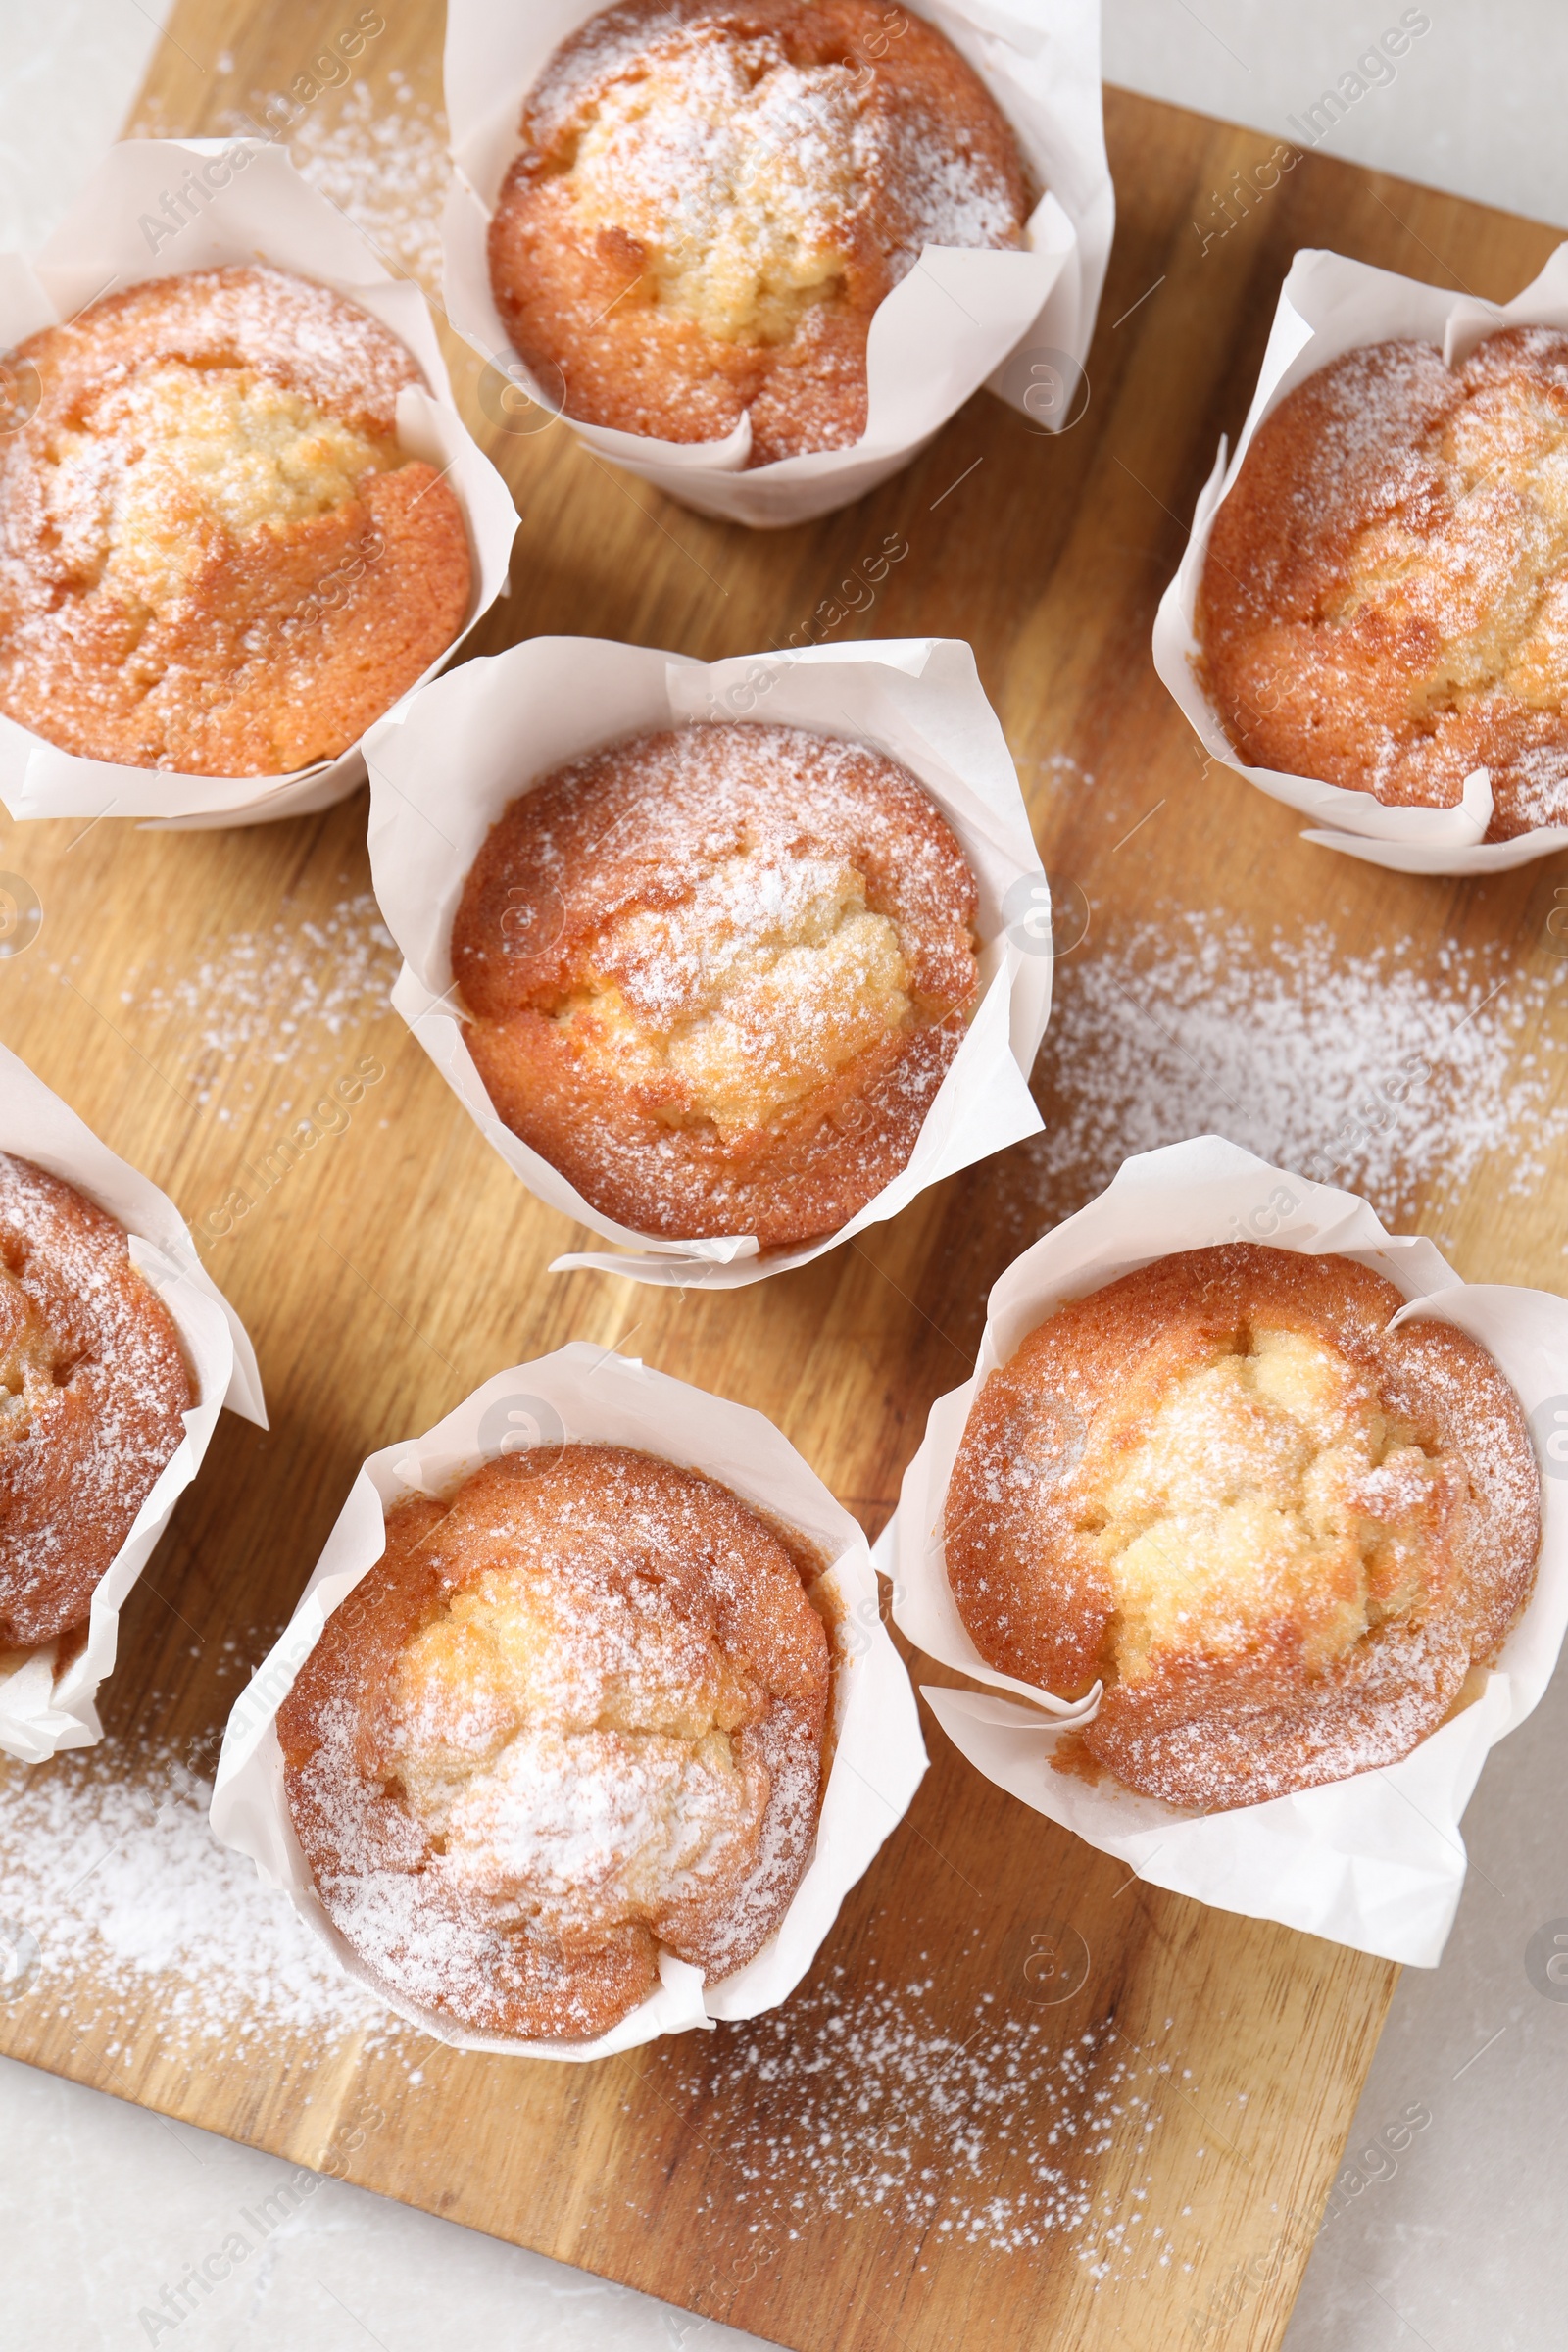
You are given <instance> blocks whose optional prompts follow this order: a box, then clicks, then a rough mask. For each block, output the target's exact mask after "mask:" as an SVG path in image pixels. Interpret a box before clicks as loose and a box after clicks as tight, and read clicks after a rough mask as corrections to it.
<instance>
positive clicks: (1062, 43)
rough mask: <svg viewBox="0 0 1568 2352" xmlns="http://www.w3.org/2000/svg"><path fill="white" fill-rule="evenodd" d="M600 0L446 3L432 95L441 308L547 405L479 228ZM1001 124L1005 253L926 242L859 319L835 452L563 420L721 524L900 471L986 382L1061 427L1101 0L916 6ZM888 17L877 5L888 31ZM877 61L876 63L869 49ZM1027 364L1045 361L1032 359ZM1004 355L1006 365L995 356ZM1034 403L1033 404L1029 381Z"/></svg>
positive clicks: (1096, 117) (1086, 251)
mask: <svg viewBox="0 0 1568 2352" xmlns="http://www.w3.org/2000/svg"><path fill="white" fill-rule="evenodd" d="M598 13H599V4H598V0H533V4H532V5H531V6H529V7H526V8H519V7H517V6H515V4H514V0H450V5H449V7H448V10H447V45H446V61H445V74H446V101H447V116H448V120H449V122H450V123H451V130H452V152H453V160H454V162H455V164H456V166H457V172H456V176H455V178H454V180H453V184H452V188H451V192H450V194H449V195H448V198H447V203H446V209H445V211H444V213H443V215H442V221H441V243H442V252H443V256H444V263H445V288H444V290H445V294H446V301H447V312H448V316H449V317H450V319H451V320H452V323H453V325H454V326H455V327H456V328H457V330H458V332H459V333H460V334H461V335H463V336H465V337H466V339H467V341H468V342H470V343H471V344H472V345H473V348H474V350H475V351H477V352H478V353H479V354H480V355H481V357H483V358H485V359H487V360H489V361H490V363H491V365H492V366H493V367H495V368H498V369H499V370H500V372H501V373H502V375H503V376H506V377H508V378H510V380H511V381H512V382H513V383H514V384H515V385H517V386H519V387H520V388H521V389H522V390H524V391H525V392H526V393H527V394H528V396H529V397H530V398H531V399H533V400H536V401H537V402H539V404H540V405H541V407H543V408H544V409H545V410H546V411H547V412H556V413H559V412H560V411H561V409H562V404H563V400H564V401H565V402H566V403H567V405H568V406H569V403H570V397H571V393H570V386H569V385H567V386H565V387H564V390H563V387H562V386H561V385H560V383H559V382H558V383H557V384H556V386H555V388H554V390H552V388H551V386H550V385H547V384H541V383H539V382H537V381H536V380H535V378H534V377H533V375H532V374H531V373H530V371H529V370H528V368H526V367H525V366H524V365H523V363H522V361H521V360H520V359H518V357H517V355H516V353H515V351H514V350H513V348H512V345H511V343H510V341H509V340H508V336H507V330H506V327H505V326H504V325H503V324H502V320H501V315H500V313H499V312H498V310H497V309H496V306H495V299H494V297H493V295H492V294H491V291H490V270H489V264H488V261H487V258H486V238H487V236H488V233H489V227H490V218H491V213H492V210H493V208H494V205H495V202H496V199H497V197H498V195H499V194H500V190H501V183H502V181H503V179H504V178H505V177H506V173H507V170H508V167H509V166H510V165H511V162H512V159H513V157H514V156H515V154H516V152H517V149H518V147H519V146H520V145H521V139H520V137H519V134H518V128H517V125H518V123H519V121H520V119H521V115H522V103H523V100H524V98H525V97H526V96H527V94H528V92H529V91H530V90H531V89H532V88H533V85H534V83H535V82H536V81H537V80H538V78H539V76H540V74H541V73H543V71H544V69H545V67H546V66H547V65H548V63H549V61H550V59H551V57H552V56H553V55H554V53H555V51H556V50H557V49H558V48H559V47H560V45H561V43H562V42H563V41H564V40H565V39H566V38H567V37H568V36H569V35H570V34H571V33H573V32H575V31H576V29H577V27H578V26H579V25H582V24H584V23H585V22H586V21H587V19H588V18H589V17H592V16H595V15H597V14H598ZM911 13H913V14H915V15H917V16H922V17H924V18H926V19H927V20H928V21H929V22H930V23H931V24H932V25H936V27H937V28H938V30H939V31H941V32H943V33H945V34H946V35H947V37H948V39H949V40H950V41H951V42H952V43H953V45H954V47H955V48H956V49H958V50H960V51H961V52H962V54H963V55H964V56H965V57H966V58H967V59H968V61H969V63H970V65H971V66H972V67H973V68H974V70H975V72H976V73H978V74H979V75H980V78H981V79H982V81H984V82H985V83H986V85H987V87H988V88H989V89H990V91H991V94H992V96H993V97H994V98H995V99H996V101H997V104H998V105H999V106H1000V108H1001V109H1002V112H1003V113H1004V114H1005V116H1006V117H1007V120H1008V121H1009V123H1011V124H1012V128H1013V131H1014V133H1015V135H1016V137H1017V140H1018V145H1019V147H1020V149H1021V150H1022V152H1023V157H1024V161H1025V163H1026V164H1027V166H1028V167H1029V169H1030V171H1031V172H1033V174H1034V176H1035V179H1036V182H1037V184H1038V185H1039V186H1041V187H1043V188H1044V189H1046V191H1047V193H1046V194H1045V195H1044V196H1043V197H1042V198H1041V200H1040V202H1039V203H1038V204H1037V205H1036V207H1035V210H1034V212H1033V214H1032V215H1031V217H1030V220H1029V223H1028V229H1027V232H1026V234H1027V244H1026V246H1025V247H1024V248H1022V249H1020V250H1019V251H1017V252H971V251H962V250H959V249H957V248H955V247H952V246H935V245H928V246H927V247H926V249H925V251H924V253H923V254H922V255H921V257H920V260H919V261H918V263H917V264H916V265H915V267H914V269H913V270H910V271H909V273H908V275H907V277H906V278H905V279H904V280H903V282H902V283H901V284H900V285H898V286H896V287H895V288H894V290H893V292H892V293H891V294H890V295H889V296H888V298H887V300H886V301H885V302H884V303H883V304H882V306H881V308H880V309H879V310H878V311H877V314H876V317H875V319H873V320H872V323H871V334H870V342H869V346H868V349H867V353H866V375H867V408H866V429H865V432H864V433H863V435H862V436H861V438H860V439H859V440H858V441H857V442H856V443H854V444H853V446H852V447H850V448H848V449H830V450H820V451H816V452H814V453H812V454H811V455H809V456H808V457H800V458H783V459H780V460H778V461H777V462H776V463H775V464H773V465H771V466H758V467H757V469H756V470H755V471H754V472H747V471H744V470H743V468H744V467H745V466H746V461H747V458H748V457H749V456H750V454H751V444H752V428H751V419H750V417H742V419H741V421H740V423H739V424H738V425H737V426H736V428H735V430H734V431H733V432H732V433H730V434H729V436H728V437H727V439H725V440H723V441H693V442H680V441H656V440H653V439H651V438H649V437H647V436H644V435H642V434H638V433H623V432H615V431H612V430H611V429H610V428H609V427H608V426H605V425H595V424H579V423H577V422H576V421H575V420H574V419H573V418H571V417H566V419H565V421H566V422H567V423H568V424H570V426H571V429H572V431H573V432H574V433H575V434H576V435H577V436H578V438H579V439H580V440H582V441H583V442H585V443H586V444H587V446H588V447H589V448H590V449H591V450H593V451H595V452H596V453H597V455H598V456H600V457H602V458H610V459H613V461H614V463H615V464H616V465H617V466H625V467H626V468H627V470H628V471H629V472H631V473H636V474H641V476H642V478H643V479H644V481H648V482H652V483H654V484H655V485H656V487H657V488H659V489H661V490H665V491H667V492H668V493H669V495H670V497H671V498H678V499H681V500H682V501H684V503H685V504H686V505H687V506H689V507H695V508H696V509H697V510H698V512H699V513H700V514H704V515H718V516H719V517H720V518H721V519H722V520H724V521H726V522H746V523H751V524H753V525H754V526H760V527H765V528H773V527H777V526H779V525H782V524H785V523H792V522H805V521H807V520H808V519H809V517H810V516H811V515H826V514H830V513H831V512H832V510H833V509H834V508H835V507H844V506H848V505H849V504H850V502H851V500H852V499H857V498H859V497H862V496H863V495H864V493H865V492H866V491H868V490H870V489H873V488H874V487H875V485H876V484H877V483H878V482H881V481H885V480H886V479H887V477H888V475H889V474H890V473H896V472H897V471H898V469H899V467H900V466H907V465H908V463H909V461H910V460H911V459H912V458H914V457H916V456H917V455H918V454H919V452H920V450H921V449H922V448H923V447H924V446H925V444H926V442H927V441H929V440H930V439H931V437H932V435H933V434H934V433H936V432H937V431H938V430H940V428H941V427H942V426H943V425H944V424H945V423H946V422H947V420H948V418H949V417H951V416H953V415H954V413H955V411H956V410H957V409H959V408H961V407H962V405H963V403H964V402H965V401H966V400H967V399H968V398H969V395H970V394H971V393H972V392H975V391H977V390H978V389H979V387H980V385H981V384H983V383H987V382H989V384H990V386H991V388H992V390H993V391H996V392H1000V393H1001V395H1002V397H1003V398H1004V399H1005V400H1007V401H1009V402H1010V403H1011V404H1012V406H1013V407H1014V408H1017V409H1021V410H1022V411H1023V412H1024V414H1025V415H1027V416H1029V417H1032V418H1033V419H1034V420H1035V421H1036V422H1037V423H1039V424H1042V425H1045V426H1047V427H1050V428H1055V427H1059V426H1060V425H1062V424H1064V423H1066V422H1067V420H1068V418H1069V417H1070V415H1071V414H1072V413H1073V403H1072V395H1073V391H1074V388H1075V386H1076V384H1077V382H1078V370H1079V369H1080V368H1082V365H1083V362H1084V359H1085V357H1086V356H1087V354H1088V350H1089V343H1090V338H1091V336H1092V335H1093V333H1094V326H1095V314H1096V312H1097V310H1098V309H1099V307H1100V295H1101V289H1102V287H1103V284H1104V279H1105V265H1106V263H1107V261H1108V260H1109V258H1110V240H1111V232H1112V229H1113V228H1114V225H1115V213H1116V207H1115V195H1114V192H1113V190H1112V187H1111V182H1110V171H1109V167H1108V165H1107V164H1106V161H1105V138H1104V130H1103V123H1102V112H1101V95H1100V8H1099V0H1007V4H1006V5H994V4H993V0H921V5H920V6H919V7H918V8H917V9H915V10H913V11H912V12H911ZM898 14H899V10H898V9H897V8H896V7H892V6H890V7H889V9H888V11H887V15H888V19H889V21H890V24H891V23H893V22H895V21H896V19H897V17H898ZM868 62H870V63H871V64H872V67H873V70H874V60H871V61H868ZM1035 361H1039V362H1041V363H1043V371H1042V373H1041V374H1038V375H1037V374H1036V373H1034V372H1032V368H1031V363H1032V362H1035ZM1009 363H1010V365H1009ZM1043 383H1045V384H1047V385H1048V386H1049V400H1048V401H1046V402H1042V399H1041V392H1042V384H1043Z"/></svg>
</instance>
